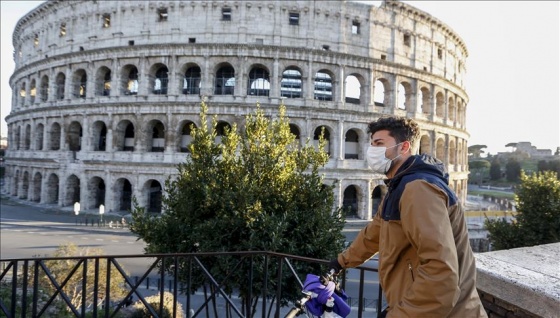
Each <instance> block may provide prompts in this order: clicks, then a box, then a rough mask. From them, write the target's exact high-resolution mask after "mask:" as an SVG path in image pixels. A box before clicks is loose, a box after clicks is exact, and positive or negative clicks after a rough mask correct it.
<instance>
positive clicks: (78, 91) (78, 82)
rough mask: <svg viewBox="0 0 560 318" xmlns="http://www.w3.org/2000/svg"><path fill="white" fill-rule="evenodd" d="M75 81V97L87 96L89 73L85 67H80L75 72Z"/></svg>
mask: <svg viewBox="0 0 560 318" xmlns="http://www.w3.org/2000/svg"><path fill="white" fill-rule="evenodd" d="M72 81H73V83H74V92H73V94H74V97H76V98H86V89H87V74H86V71H85V70H83V69H79V70H77V71H76V72H75V73H74V76H73V79H72Z"/></svg>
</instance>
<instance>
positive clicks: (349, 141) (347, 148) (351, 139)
mask: <svg viewBox="0 0 560 318" xmlns="http://www.w3.org/2000/svg"><path fill="white" fill-rule="evenodd" d="M359 146H360V140H359V137H358V133H357V132H356V131H355V130H353V129H350V130H348V131H347V132H346V137H345V139H344V159H358V153H359V148H360V147H359Z"/></svg>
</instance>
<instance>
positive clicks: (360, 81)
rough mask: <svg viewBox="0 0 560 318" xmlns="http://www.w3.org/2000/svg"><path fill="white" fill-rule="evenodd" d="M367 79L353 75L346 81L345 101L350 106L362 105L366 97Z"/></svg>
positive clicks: (359, 75) (347, 77)
mask: <svg viewBox="0 0 560 318" xmlns="http://www.w3.org/2000/svg"><path fill="white" fill-rule="evenodd" d="M365 82H366V81H365V79H364V77H363V76H362V75H361V74H357V73H352V74H350V75H348V76H346V79H345V81H344V85H345V87H344V92H345V94H346V96H345V97H344V101H345V102H346V103H349V104H362V101H363V100H364V98H365V97H364V96H365V90H364V89H363V88H364V86H365Z"/></svg>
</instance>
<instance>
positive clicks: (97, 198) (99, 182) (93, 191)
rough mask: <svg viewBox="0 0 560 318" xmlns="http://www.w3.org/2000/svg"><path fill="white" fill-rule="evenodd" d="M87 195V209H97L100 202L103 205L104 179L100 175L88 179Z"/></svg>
mask: <svg viewBox="0 0 560 318" xmlns="http://www.w3.org/2000/svg"><path fill="white" fill-rule="evenodd" d="M88 192H89V193H88V195H89V198H90V200H89V202H90V205H89V206H88V207H87V209H97V208H98V207H99V206H100V205H101V204H103V205H105V181H103V179H101V178H100V177H93V178H91V180H90V181H89V187H88Z"/></svg>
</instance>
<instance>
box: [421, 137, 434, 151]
mask: <svg viewBox="0 0 560 318" xmlns="http://www.w3.org/2000/svg"><path fill="white" fill-rule="evenodd" d="M418 153H419V154H421V155H422V154H428V155H431V154H432V140H431V139H430V136H428V135H422V137H420V150H419V151H418Z"/></svg>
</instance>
